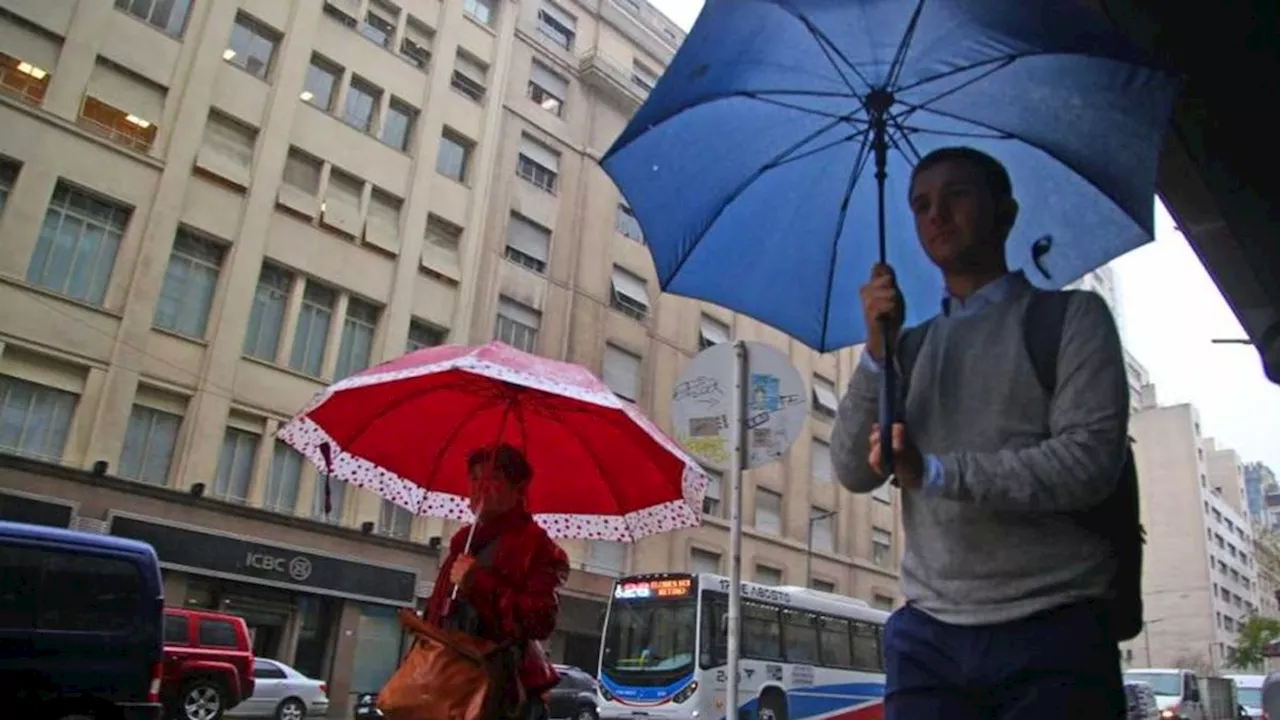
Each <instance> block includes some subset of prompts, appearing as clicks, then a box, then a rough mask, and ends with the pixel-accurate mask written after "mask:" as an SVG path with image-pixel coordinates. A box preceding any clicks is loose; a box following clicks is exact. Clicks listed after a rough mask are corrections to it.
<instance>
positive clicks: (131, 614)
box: [0, 522, 164, 720]
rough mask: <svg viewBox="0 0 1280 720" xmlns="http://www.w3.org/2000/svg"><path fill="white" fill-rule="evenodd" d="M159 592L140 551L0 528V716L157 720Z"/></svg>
mask: <svg viewBox="0 0 1280 720" xmlns="http://www.w3.org/2000/svg"><path fill="white" fill-rule="evenodd" d="M163 626H164V586H163V585H162V583H161V580H160V566H159V564H158V562H157V560H156V553H155V550H154V549H152V547H151V546H150V545H148V544H146V543H142V542H137V541H135V540H126V539H124V538H117V537H111V536H108V535H94V534H90V533H81V532H73V531H70V530H61V529H58V528H49V527H43V526H39V525H23V524H19V523H8V522H0V708H4V710H3V713H2V714H3V715H4V716H5V717H14V718H33V719H35V720H62V719H63V718H77V719H79V718H85V717H89V718H94V720H159V719H160V717H161V715H162V711H161V707H162V705H161V703H160V679H161V673H162V670H163V662H164V648H163V642H164V641H163V637H164V635H163V630H162V628H163Z"/></svg>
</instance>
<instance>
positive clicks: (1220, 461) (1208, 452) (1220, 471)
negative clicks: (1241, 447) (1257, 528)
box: [1204, 438, 1252, 525]
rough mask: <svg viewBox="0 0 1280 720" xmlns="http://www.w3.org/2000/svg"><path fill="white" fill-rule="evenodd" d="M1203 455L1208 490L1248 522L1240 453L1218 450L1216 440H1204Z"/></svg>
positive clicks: (1230, 450)
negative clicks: (1207, 478) (1207, 477)
mask: <svg viewBox="0 0 1280 720" xmlns="http://www.w3.org/2000/svg"><path fill="white" fill-rule="evenodd" d="M1204 454H1205V467H1206V469H1207V471H1208V473H1207V474H1208V476H1209V487H1210V489H1212V490H1213V491H1214V492H1216V493H1217V494H1218V496H1219V497H1221V498H1222V499H1223V501H1224V502H1226V503H1227V504H1228V505H1230V506H1231V509H1232V510H1235V511H1236V513H1237V514H1238V515H1240V516H1241V517H1242V518H1244V520H1245V522H1249V501H1248V498H1247V497H1246V496H1245V483H1244V464H1243V463H1242V462H1241V461H1240V453H1238V452H1236V451H1235V450H1232V449H1231V448H1219V447H1218V443H1217V441H1216V440H1214V439H1213V438H1206V439H1205V441H1204ZM1250 525H1252V523H1250Z"/></svg>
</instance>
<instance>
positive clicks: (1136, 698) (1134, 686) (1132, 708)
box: [1124, 682, 1160, 720]
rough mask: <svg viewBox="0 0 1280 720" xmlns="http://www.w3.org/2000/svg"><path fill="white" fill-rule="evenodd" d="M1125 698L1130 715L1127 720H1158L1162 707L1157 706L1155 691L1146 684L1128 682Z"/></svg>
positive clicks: (1125, 687) (1125, 686) (1125, 688)
mask: <svg viewBox="0 0 1280 720" xmlns="http://www.w3.org/2000/svg"><path fill="white" fill-rule="evenodd" d="M1124 697H1125V701H1126V706H1127V708H1128V711H1129V714H1128V715H1127V716H1126V720H1158V719H1159V718H1160V707H1159V706H1158V705H1157V704H1156V694H1155V691H1154V690H1152V689H1151V686H1150V685H1148V684H1147V683H1144V682H1126V683H1125V684H1124Z"/></svg>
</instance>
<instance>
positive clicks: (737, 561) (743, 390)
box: [724, 340, 749, 720]
mask: <svg viewBox="0 0 1280 720" xmlns="http://www.w3.org/2000/svg"><path fill="white" fill-rule="evenodd" d="M747 352H748V351H747V344H746V343H744V342H742V341H741V340H738V341H737V342H735V343H734V344H733V411H732V413H731V415H730V420H729V438H730V439H729V447H730V448H731V451H730V453H731V455H730V461H729V558H730V560H729V623H728V625H729V627H728V628H727V631H728V633H729V637H728V643H727V648H728V655H729V657H728V665H729V668H728V670H729V672H728V676H727V677H726V678H725V693H724V696H725V706H726V707H725V717H726V718H727V719H728V720H738V660H739V655H740V651H741V647H740V645H741V641H742V634H741V633H740V632H739V630H738V628H739V627H740V626H741V623H742V470H743V468H745V467H746V465H747V429H746V425H747V368H748V366H749V363H748V357H747Z"/></svg>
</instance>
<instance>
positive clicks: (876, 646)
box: [853, 621, 884, 672]
mask: <svg viewBox="0 0 1280 720" xmlns="http://www.w3.org/2000/svg"><path fill="white" fill-rule="evenodd" d="M853 666H854V667H855V668H857V669H859V670H866V671H868V672H882V671H883V670H884V663H883V661H882V660H881V655H880V628H879V627H878V626H876V625H873V624H871V623H867V622H858V621H855V622H854V623H853Z"/></svg>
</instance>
